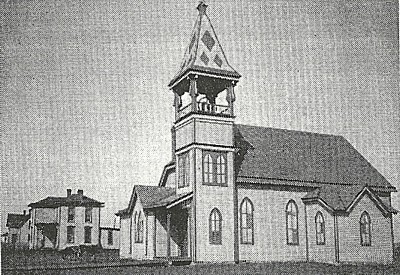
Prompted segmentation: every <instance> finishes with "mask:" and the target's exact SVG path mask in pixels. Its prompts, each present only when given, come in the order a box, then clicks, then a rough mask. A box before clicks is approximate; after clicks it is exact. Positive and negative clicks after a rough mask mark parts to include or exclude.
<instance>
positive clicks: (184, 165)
mask: <svg viewBox="0 0 400 275" xmlns="http://www.w3.org/2000/svg"><path fill="white" fill-rule="evenodd" d="M189 169H190V164H189V154H188V153H186V154H184V155H182V156H180V157H179V160H178V173H179V178H178V187H179V188H181V187H185V186H189Z"/></svg>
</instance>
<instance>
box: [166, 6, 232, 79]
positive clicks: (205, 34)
mask: <svg viewBox="0 0 400 275" xmlns="http://www.w3.org/2000/svg"><path fill="white" fill-rule="evenodd" d="M197 10H198V11H199V14H198V17H197V20H196V23H195V25H194V29H193V32H192V35H191V38H190V43H189V45H188V47H187V48H186V51H185V55H184V57H183V61H182V64H181V67H180V70H179V72H178V73H177V74H176V75H175V77H174V78H173V79H172V80H171V82H170V83H169V86H170V87H173V86H174V85H176V84H177V83H178V82H179V81H180V79H182V77H185V76H186V75H187V74H188V73H190V72H201V73H205V74H208V75H215V76H218V77H223V78H226V79H230V80H237V79H239V78H240V74H239V73H238V72H236V71H235V69H233V68H232V67H231V66H230V65H229V63H228V60H227V59H226V56H225V53H224V51H223V49H222V46H221V44H220V43H219V40H218V38H217V35H216V33H215V31H214V27H213V26H212V24H211V21H210V18H209V17H208V15H207V13H206V10H207V5H206V4H205V2H204V1H200V3H199V5H198V6H197Z"/></svg>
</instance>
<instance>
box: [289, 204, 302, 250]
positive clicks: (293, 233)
mask: <svg viewBox="0 0 400 275" xmlns="http://www.w3.org/2000/svg"><path fill="white" fill-rule="evenodd" d="M297 218H298V209H297V205H296V203H295V202H294V201H293V200H290V201H289V202H288V204H287V205H286V239H287V244H289V245H298V244H299V232H298V222H297Z"/></svg>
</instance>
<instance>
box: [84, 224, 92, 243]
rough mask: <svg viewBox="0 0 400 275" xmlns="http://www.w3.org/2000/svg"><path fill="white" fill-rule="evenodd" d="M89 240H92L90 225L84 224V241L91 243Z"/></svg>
mask: <svg viewBox="0 0 400 275" xmlns="http://www.w3.org/2000/svg"><path fill="white" fill-rule="evenodd" d="M91 242H92V227H91V226H85V243H91Z"/></svg>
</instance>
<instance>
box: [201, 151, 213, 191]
mask: <svg viewBox="0 0 400 275" xmlns="http://www.w3.org/2000/svg"><path fill="white" fill-rule="evenodd" d="M203 164H204V165H203V171H204V175H203V178H204V179H203V180H204V183H208V184H210V183H213V181H214V180H213V161H212V157H211V155H210V154H206V155H205V156H204V160H203Z"/></svg>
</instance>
